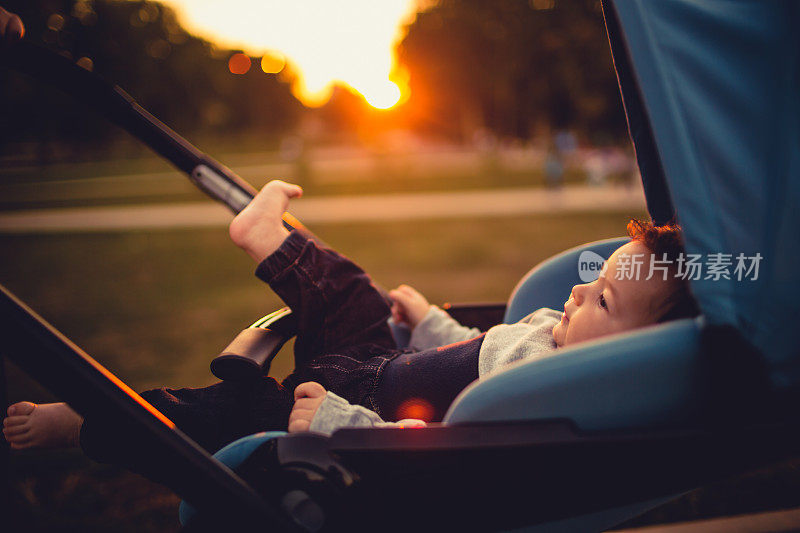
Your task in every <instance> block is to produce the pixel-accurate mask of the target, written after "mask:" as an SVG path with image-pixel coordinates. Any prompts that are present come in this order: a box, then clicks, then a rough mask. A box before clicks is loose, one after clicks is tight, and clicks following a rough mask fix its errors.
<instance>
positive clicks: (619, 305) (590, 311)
mask: <svg viewBox="0 0 800 533" xmlns="http://www.w3.org/2000/svg"><path fill="white" fill-rule="evenodd" d="M628 233H629V235H630V236H631V238H632V240H631V242H629V243H627V244H625V245H623V246H621V247H620V248H618V249H617V250H616V251H615V252H614V253H613V254H612V255H611V257H610V258H609V259H608V261H607V262H606V264H605V265H604V267H603V270H602V272H601V274H600V276H599V277H598V279H597V280H595V281H593V282H591V283H586V284H582V285H576V286H574V287H573V288H572V292H571V293H570V296H569V299H568V300H567V301H566V302H565V304H564V311H563V312H558V311H554V310H552V309H547V308H543V309H539V310H537V311H535V312H534V313H532V314H530V315H528V316H527V317H525V318H523V319H522V320H521V321H520V322H518V323H517V324H511V325H498V326H495V327H493V328H491V329H489V330H488V331H487V332H486V334H485V338H484V340H483V343H482V345H481V348H480V352H479V357H478V370H479V376H480V377H483V376H485V375H488V374H490V373H491V372H493V371H495V370H498V369H501V368H503V367H505V366H506V365H508V364H509V363H512V362H514V361H518V360H522V359H535V358H541V357H547V356H549V355H552V354H553V352H552V351H553V350H555V349H556V348H558V347H562V346H567V345H571V344H574V343H577V342H581V341H587V340H591V339H595V338H598V337H602V336H604V335H610V334H613V333H620V332H624V331H628V330H632V329H636V328H639V327H643V326H647V325H650V324H655V323H657V322H665V321H667V320H674V319H677V318H682V317H694V316H697V315H698V314H699V309H698V307H697V305H696V302H695V301H694V299H693V297H692V296H691V294H690V293H689V290H688V284H687V283H686V282H685V281H683V280H682V279H681V278H679V277H676V275H675V274H676V265H677V263H676V262H675V260H676V259H677V258H678V257H679V256H680V254H681V253H682V251H683V247H682V243H681V234H680V228H679V227H678V226H677V225H674V224H670V225H665V226H653V225H652V224H650V223H647V222H641V221H637V220H633V221H631V222H630V223H629V224H628ZM653 258H656V260H657V261H663V259H664V258H666V259H667V261H666V262H665V263H666V267H665V268H666V270H665V271H660V270H658V268H659V267H660V266H661V263H657V264H654V265H652V266H653V271H654V272H653V273H652V274H651V272H650V267H651V261H652V259H653ZM640 259H641V262H640V263H639V264H640V266H639V267H638V269H639V271H638V274H639V275H638V276H636V275H633V274H634V272H633V268H631V267H630V265H631V264H636V263H637V262H639V260H640ZM621 262H625V264H626V265H628V271H629V272H630V275H628V274H624V275H616V273H618V272H619V273H623V272H624V269H621V268H620V263H621ZM389 294H390V296H391V298H392V301H393V305H392V318H393V319H394V320H395V321H396V322H398V323H402V324H405V325H407V326H408V327H409V328H411V330H412V337H411V346H412V347H413V348H414V349H418V350H424V349H426V348H430V347H432V346H439V345H443V344H446V343H448V342H459V341H463V340H466V339H469V338H471V337H476V336H477V335H480V332H479V331H478V330H476V329H468V328H465V327H463V326H461V325H460V324H458V323H457V322H455V320H453V319H452V318H451V317H450V316H449V315H448V314H447V313H445V312H444V311H442V310H441V309H439V308H438V307H436V306H433V305H431V304H430V303H428V301H427V300H426V299H425V297H424V296H423V295H422V294H420V293H419V292H417V291H416V290H414V289H413V288H411V287H409V286H407V285H401V286H400V287H398V288H397V289H395V290H393V291H391V292H390V293H389ZM443 371H446V369H443ZM295 395H296V397H297V398H298V400H297V402H296V403H295V405H294V408H293V410H292V413H291V415H290V418H289V431H290V432H293V431H315V432H319V433H326V434H330V433H332V432H333V431H335V430H336V429H338V428H340V427H366V426H404V427H421V426H424V425H425V422H424V421H423V420H416V419H405V420H400V421H399V422H397V423H385V422H383V421H382V420H381V419H380V417H379V416H378V415H377V414H376V413H375V412H372V411H369V410H367V409H365V408H363V407H361V406H353V405H349V404H348V403H347V402H346V401H344V400H343V399H342V398H339V397H338V396H336V394H334V393H332V392H331V391H326V390H325V389H324V388H323V387H322V386H321V385H320V384H318V383H314V382H309V383H303V384H301V385H300V386H299V387H298V388H297V389H296V392H295ZM417 407H418V406H417ZM418 412H419V408H418ZM422 413H423V414H424V410H423V411H422Z"/></svg>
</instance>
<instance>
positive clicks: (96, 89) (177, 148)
mask: <svg viewBox="0 0 800 533" xmlns="http://www.w3.org/2000/svg"><path fill="white" fill-rule="evenodd" d="M0 62H2V64H4V65H6V66H8V67H10V68H13V69H14V70H17V71H19V72H23V73H25V74H28V75H29V76H31V77H33V78H35V79H37V80H39V81H42V82H44V83H46V84H48V85H52V86H55V87H58V88H59V89H60V90H62V91H63V92H65V93H66V94H68V95H69V96H71V97H73V98H75V99H76V100H79V101H81V102H83V103H84V104H86V105H87V106H89V107H91V108H93V109H95V110H96V111H98V112H99V113H100V114H101V115H103V116H105V117H106V118H108V119H109V120H110V121H111V122H113V123H114V124H116V125H117V126H119V127H121V128H123V129H124V130H126V131H127V132H129V133H130V134H131V135H133V136H134V137H136V138H137V139H139V140H140V141H142V142H143V143H144V144H146V145H147V146H149V147H150V148H151V149H152V150H153V151H155V152H156V153H158V154H159V155H161V156H162V157H164V158H166V159H167V160H168V161H170V162H171V163H172V164H173V165H175V166H176V167H177V168H178V169H179V170H181V171H182V172H184V173H185V174H186V175H187V176H188V177H189V179H190V180H191V181H192V183H194V184H195V185H196V186H197V187H198V188H199V189H200V190H202V191H203V192H204V193H206V194H207V195H208V196H210V197H211V198H213V199H214V200H217V201H218V202H221V203H222V204H224V205H226V206H227V207H228V209H230V210H231V211H232V212H233V213H234V214H237V213H239V212H240V211H241V210H242V209H244V208H245V207H246V206H247V204H249V203H250V201H251V200H252V199H253V197H254V196H255V195H256V193H257V192H258V191H257V190H256V189H255V188H254V187H253V186H252V185H250V184H249V183H247V182H246V181H245V180H243V179H242V178H240V177H239V176H237V175H236V173H235V172H233V171H232V170H231V169H229V168H228V167H226V166H225V165H223V164H221V163H220V162H218V161H216V160H214V159H213V158H211V157H209V156H208V155H206V154H205V153H203V152H202V151H200V150H198V149H197V147H195V146H194V145H192V144H191V143H190V142H189V141H187V140H186V139H184V138H183V137H181V136H180V135H178V134H177V133H176V132H175V131H173V130H172V129H171V128H169V126H167V125H166V124H164V123H163V122H161V121H160V120H158V119H157V118H156V117H154V116H153V115H151V114H150V113H149V112H148V111H147V110H146V109H144V108H143V107H142V106H140V105H139V104H138V103H136V101H135V100H134V99H133V98H132V97H131V96H130V95H129V94H128V93H126V92H125V91H124V90H123V89H122V88H120V87H119V86H117V85H112V84H111V83H109V82H108V81H106V80H105V79H103V78H102V77H101V76H99V75H97V74H94V73H92V72H89V71H88V70H86V69H84V68H82V67H80V66H78V65H77V64H75V63H73V62H72V61H70V60H69V59H67V58H66V57H63V56H61V55H59V54H57V53H55V52H53V51H51V50H48V49H46V48H43V47H41V46H37V45H34V44H32V43H30V42H27V41H25V40H22V41H20V42H18V43H15V44H13V45H10V46H7V47H5V49H3V50H0ZM283 224H284V226H286V228H287V229H289V230H291V229H293V228H299V229H305V228H304V227H303V225H302V224H301V223H300V221H298V220H297V219H296V218H295V217H293V216H292V215H290V214H289V213H286V214H285V215H284V218H283Z"/></svg>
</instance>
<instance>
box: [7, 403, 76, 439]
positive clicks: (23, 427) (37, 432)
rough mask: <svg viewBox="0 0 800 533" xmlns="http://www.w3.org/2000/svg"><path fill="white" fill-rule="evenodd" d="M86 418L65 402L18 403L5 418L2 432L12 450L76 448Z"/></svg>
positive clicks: (10, 408) (9, 409) (9, 410)
mask: <svg viewBox="0 0 800 533" xmlns="http://www.w3.org/2000/svg"><path fill="white" fill-rule="evenodd" d="M81 424H83V418H81V416H80V415H79V414H78V413H76V412H75V411H73V410H72V409H70V408H69V406H68V405H67V404H65V403H43V404H35V403H31V402H19V403H15V404H14V405H12V406H11V407H9V408H8V416H7V417H6V418H5V419H4V420H3V436H4V437H5V438H6V440H7V441H8V443H9V444H10V445H11V449H13V450H24V449H27V448H73V447H76V446H78V445H79V440H80V433H81Z"/></svg>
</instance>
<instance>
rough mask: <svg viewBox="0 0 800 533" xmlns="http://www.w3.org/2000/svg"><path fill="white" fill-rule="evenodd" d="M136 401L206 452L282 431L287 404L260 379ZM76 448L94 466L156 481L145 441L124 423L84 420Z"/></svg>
mask: <svg viewBox="0 0 800 533" xmlns="http://www.w3.org/2000/svg"><path fill="white" fill-rule="evenodd" d="M141 396H142V398H144V399H145V400H147V402H149V403H150V404H151V405H152V406H153V407H155V408H156V409H158V410H159V411H160V412H161V413H163V414H164V415H165V416H166V417H167V418H169V419H170V420H171V421H172V422H174V423H175V425H176V426H177V428H178V429H179V430H181V431H182V432H183V433H184V434H186V435H187V436H188V437H189V438H191V439H192V440H194V441H195V442H197V443H198V444H199V445H200V446H202V447H203V448H205V449H206V450H207V451H208V452H210V453H214V452H216V451H217V450H219V449H220V448H222V447H223V446H225V445H226V444H228V443H230V442H233V441H234V440H236V439H238V438H241V437H244V436H246V435H251V434H253V433H258V432H260V431H285V430H286V427H287V425H288V421H289V413H290V411H291V409H292V403H293V398H292V394H291V392H289V391H287V390H286V389H285V388H283V387H282V386H281V385H280V384H278V382H277V381H275V380H274V379H272V378H269V377H266V376H264V377H262V378H260V379H258V380H254V381H251V382H247V383H234V382H225V381H223V382H219V383H216V384H214V385H211V386H208V387H202V388H196V389H192V388H184V389H167V388H161V389H154V390H149V391H144V392H142V393H141ZM80 445H81V448H83V451H84V453H86V455H87V456H89V457H90V458H92V459H94V460H95V461H98V462H101V463H113V464H118V465H122V466H125V467H127V468H129V469H130V470H133V471H135V472H138V473H141V474H144V475H146V476H147V477H150V478H151V479H157V475H158V465H157V464H155V461H156V460H157V459H158V458H157V457H152V454H150V453H148V452H147V450H148V441H147V440H146V436H144V435H140V434H138V433H137V432H134V431H131V429H130V428H129V427H127V426H126V425H125V424H120V423H119V422H118V421H115V420H100V419H96V418H92V417H87V419H86V421H85V422H84V424H83V427H82V428H81V433H80Z"/></svg>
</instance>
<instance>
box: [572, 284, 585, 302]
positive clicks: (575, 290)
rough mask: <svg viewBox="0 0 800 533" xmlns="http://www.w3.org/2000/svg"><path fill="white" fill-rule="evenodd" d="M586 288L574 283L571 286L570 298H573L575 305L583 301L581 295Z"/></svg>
mask: <svg viewBox="0 0 800 533" xmlns="http://www.w3.org/2000/svg"><path fill="white" fill-rule="evenodd" d="M585 289H586V285H575V286H574V287H572V292H570V298H572V299H573V300H575V305H581V303H583V296H584V292H585Z"/></svg>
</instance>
